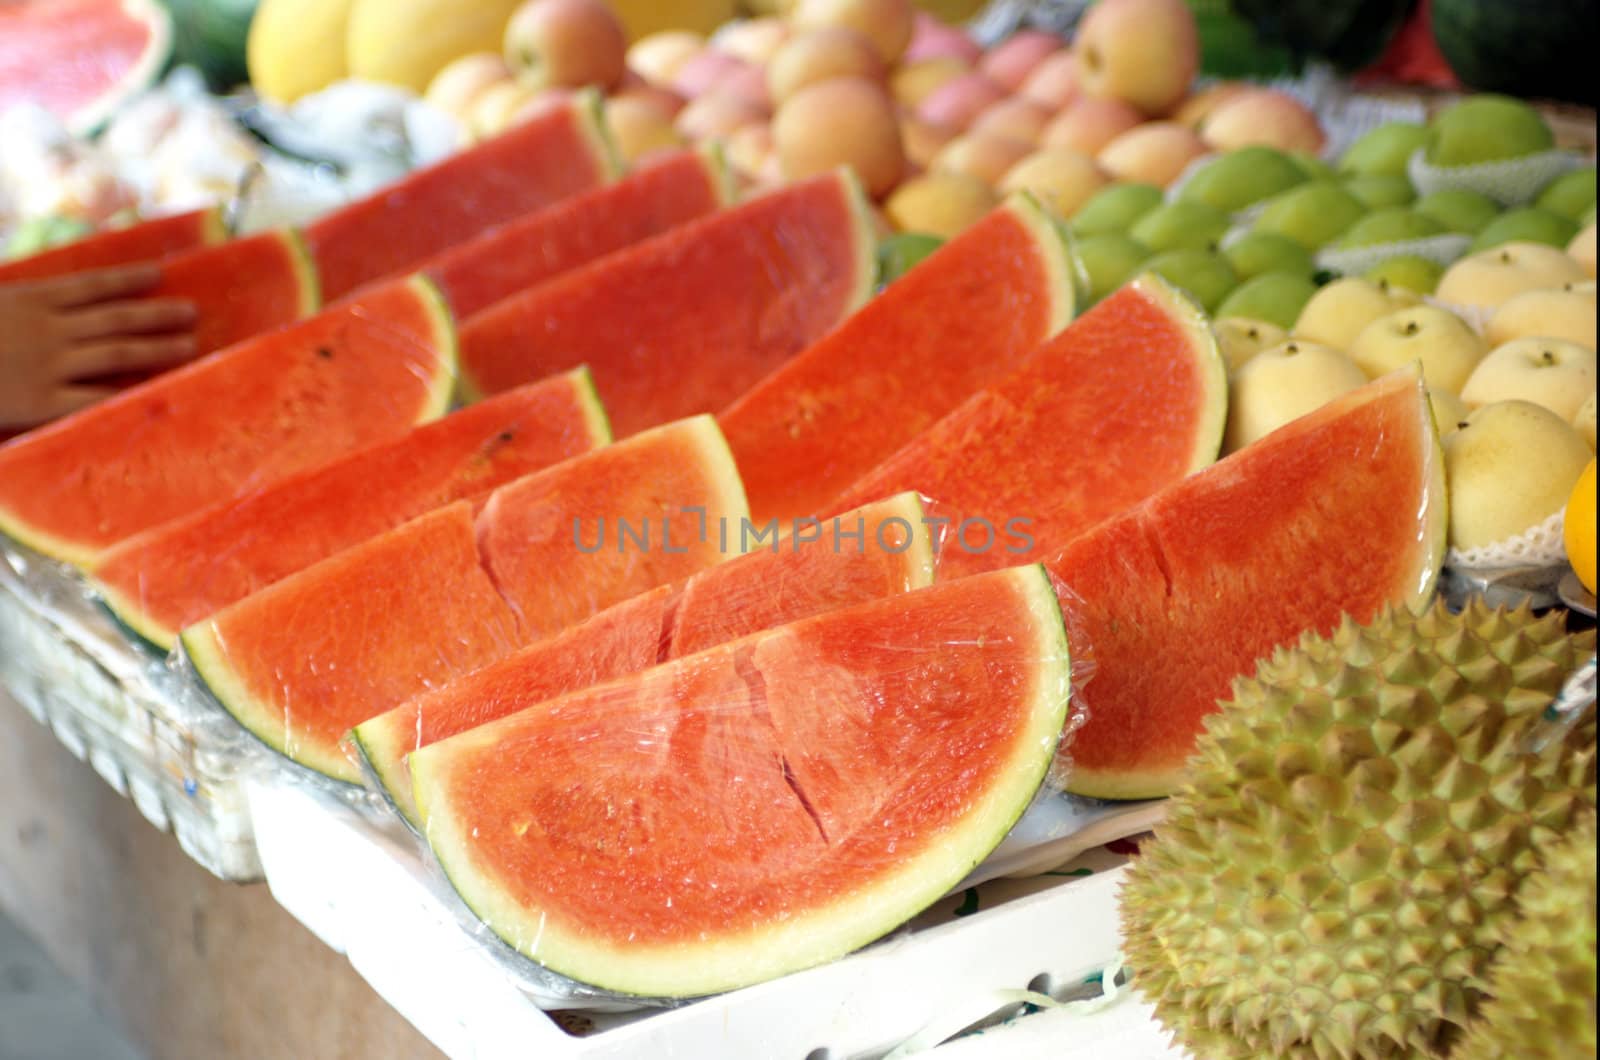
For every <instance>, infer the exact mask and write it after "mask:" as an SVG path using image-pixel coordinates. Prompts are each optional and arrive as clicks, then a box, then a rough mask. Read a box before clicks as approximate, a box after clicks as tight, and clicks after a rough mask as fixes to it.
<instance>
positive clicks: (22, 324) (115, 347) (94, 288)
mask: <svg viewBox="0 0 1600 1060" xmlns="http://www.w3.org/2000/svg"><path fill="white" fill-rule="evenodd" d="M160 279H161V272H160V270H159V269H158V268H157V267H155V266H153V265H130V266H125V267H120V268H113V269H100V270H96V271H94V272H80V273H76V274H74V275H71V276H62V277H59V278H55V279H49V280H30V281H26V282H24V283H12V284H0V430H3V429H6V428H19V427H20V428H26V427H32V426H34V425H36V424H40V423H44V422H46V421H47V420H52V419H55V418H56V417H57V416H64V415H66V414H67V413H69V412H73V411H75V410H77V409H80V408H82V407H84V406H85V405H89V404H93V403H94V402H96V401H99V400H101V399H102V398H106V397H109V396H111V395H112V394H114V393H116V390H115V389H114V388H112V387H108V386H98V385H95V384H94V383H92V382H86V380H93V379H95V378H96V377H98V376H105V375H110V374H112V373H115V372H127V371H139V370H143V369H150V368H161V367H165V366H167V365H170V364H174V363H176V362H178V361H183V360H187V359H188V358H190V357H193V356H194V349H195V347H194V336H193V335H192V334H190V331H189V329H190V328H191V327H192V326H193V325H194V314H195V311H194V306H193V304H191V303H190V302H187V301H184V300H183V299H177V298H153V299H148V300H141V299H138V298H136V297H134V296H136V295H140V294H143V293H144V292H146V291H149V290H150V289H151V288H153V287H155V285H156V284H157V283H158V282H160Z"/></svg>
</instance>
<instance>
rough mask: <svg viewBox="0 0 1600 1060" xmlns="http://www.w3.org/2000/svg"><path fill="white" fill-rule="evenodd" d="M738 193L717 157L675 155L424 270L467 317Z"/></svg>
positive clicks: (514, 225) (689, 218)
mask: <svg viewBox="0 0 1600 1060" xmlns="http://www.w3.org/2000/svg"><path fill="white" fill-rule="evenodd" d="M732 195H733V189H732V185H731V184H730V182H729V173H728V170H727V168H726V166H725V165H724V164H723V162H722V160H721V159H720V158H719V157H718V156H717V155H715V154H714V153H711V152H700V151H681V152H675V153H673V154H672V155H670V156H668V157H666V158H664V159H662V160H660V161H659V162H657V163H656V164H654V165H651V166H649V167H648V168H645V169H641V170H639V171H638V172H637V173H634V174H633V175H632V176H630V177H628V178H627V179H626V180H622V181H619V182H617V183H616V184H608V185H604V186H602V187H599V188H596V189H594V190H593V191H589V192H585V193H583V194H581V195H574V196H573V197H572V198H570V199H564V200H562V201H561V202H558V203H556V204H555V205H554V206H550V207H548V208H546V209H543V210H539V211H538V212H536V213H532V214H529V215H528V216H526V217H523V218H519V219H518V220H515V221H512V222H511V223H509V224H506V225H503V226H501V227H499V228H495V229H491V230H490V231H488V232H485V233H484V234H483V235H481V236H479V237H477V238H476V239H474V240H472V241H471V242H468V243H463V244H462V245H461V246H459V247H456V248H454V249H452V250H448V251H445V253H444V254H443V255H442V256H440V257H438V258H434V259H433V260H432V261H430V262H429V263H428V264H427V265H426V266H425V267H424V270H423V271H425V272H426V273H427V274H428V275H429V276H432V277H433V279H434V281H435V282H436V283H438V284H439V286H440V288H441V289H442V290H443V291H444V293H445V297H446V298H448V299H449V300H450V308H451V309H452V310H453V311H454V312H455V314H456V317H457V318H458V319H461V320H465V319H467V318H468V317H470V316H471V315H472V314H474V313H477V312H479V311H481V310H484V309H487V308H488V307H489V306H490V305H492V304H494V303H495V302H498V301H500V300H501V299H502V298H508V297H510V296H511V295H513V294H516V293H517V292H518V291H520V290H522V289H523V288H525V287H532V286H533V285H534V284H536V283H540V282H542V281H544V280H548V279H550V278H551V277H553V276H556V275H558V274H560V273H563V272H566V271H568V270H569V269H574V268H576V267H578V266H579V265H584V264H587V263H588V262H590V261H593V260H595V259H596V258H600V257H604V256H605V255H607V254H609V253H611V252H612V251H615V250H620V249H621V248H623V247H626V246H631V245H632V244H634V243H637V242H639V241H640V240H643V239H648V238H649V237H651V236H655V235H659V234H661V233H662V232H665V231H666V230H668V229H669V228H674V227H676V226H677V225H680V224H683V223H684V222H686V221H692V220H694V219H695V218H697V217H700V216H702V215H704V214H708V213H711V212H712V211H713V210H716V209H717V208H719V207H721V206H725V205H726V204H727V203H728V202H730V201H731V200H732Z"/></svg>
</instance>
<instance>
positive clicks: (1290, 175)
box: [1178, 144, 1306, 213]
mask: <svg viewBox="0 0 1600 1060" xmlns="http://www.w3.org/2000/svg"><path fill="white" fill-rule="evenodd" d="M1305 181H1306V175H1305V173H1304V172H1302V171H1301V169H1300V167H1299V166H1297V165H1295V164H1294V163H1293V162H1291V161H1289V157H1288V156H1287V155H1285V154H1284V153H1283V152H1282V151H1279V150H1276V149H1275V148H1271V147H1263V146H1260V145H1259V144H1255V145H1251V146H1249V147H1241V148H1239V150H1237V151H1229V152H1228V153H1227V154H1225V155H1220V156H1218V157H1217V158H1215V159H1213V160H1211V161H1209V162H1207V163H1205V164H1204V165H1203V166H1201V167H1200V168H1199V169H1197V170H1195V171H1194V172H1193V173H1191V174H1190V175H1189V176H1188V178H1187V179H1185V180H1184V182H1183V186H1182V187H1181V188H1179V189H1178V197H1179V198H1182V199H1189V200H1193V201H1196V202H1203V203H1205V204H1206V205H1207V206H1212V207H1215V208H1216V209H1218V210H1222V211H1224V212H1226V213H1238V212H1239V211H1240V210H1242V209H1244V208H1245V207H1246V206H1249V205H1251V204H1253V203H1257V202H1260V201H1261V200H1262V199H1267V198H1271V197H1272V196H1274V195H1277V194H1278V193H1280V192H1284V191H1288V190H1289V189H1290V188H1293V187H1295V186H1297V185H1300V184H1304V183H1305Z"/></svg>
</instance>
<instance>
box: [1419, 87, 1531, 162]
mask: <svg viewBox="0 0 1600 1060" xmlns="http://www.w3.org/2000/svg"><path fill="white" fill-rule="evenodd" d="M1555 142H1556V138H1555V134H1554V133H1552V132H1551V131H1550V126H1549V125H1547V124H1546V123H1545V120H1544V118H1543V117H1541V116H1540V114H1539V112H1538V111H1537V110H1534V109H1533V107H1531V106H1529V105H1528V104H1527V103H1524V102H1523V101H1522V100H1520V99H1512V98H1511V97H1510V96H1500V95H1494V94H1492V93H1485V94H1483V95H1478V96H1469V97H1468V98H1466V99H1464V100H1462V101H1461V102H1460V103H1457V104H1455V105H1454V106H1452V107H1449V108H1448V109H1446V110H1444V111H1441V112H1440V113H1439V115H1438V116H1437V117H1435V118H1434V119H1433V121H1432V122H1431V123H1430V124H1429V126H1428V141H1427V145H1426V148H1425V150H1426V152H1427V156H1426V157H1427V159H1428V161H1429V162H1432V163H1433V164H1434V165H1436V166H1470V165H1474V164H1476V163H1478V162H1495V161H1498V160H1500V159H1502V158H1521V157H1523V156H1524V155H1531V154H1537V153H1538V152H1540V151H1548V150H1550V149H1551V148H1552V147H1554V146H1555Z"/></svg>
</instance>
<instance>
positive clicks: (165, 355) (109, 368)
mask: <svg viewBox="0 0 1600 1060" xmlns="http://www.w3.org/2000/svg"><path fill="white" fill-rule="evenodd" d="M194 353H195V345H194V337H193V336H192V335H163V336H160V337H158V338H148V339H113V340H111V341H109V342H96V343H91V344H90V345H87V346H78V347H75V348H73V349H72V350H69V351H68V352H67V353H65V354H63V355H62V357H61V360H60V362H59V364H60V368H61V378H63V379H92V378H94V377H95V376H99V375H109V374H111V373H112V372H133V371H139V370H140V369H145V368H162V367H165V366H166V365H170V364H177V363H178V362H180V361H187V360H189V359H190V358H192V357H194Z"/></svg>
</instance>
